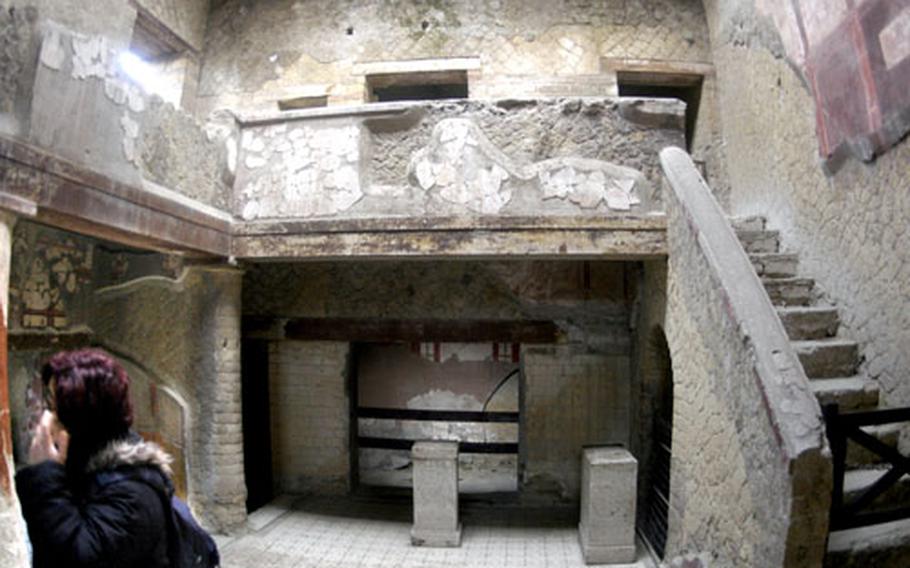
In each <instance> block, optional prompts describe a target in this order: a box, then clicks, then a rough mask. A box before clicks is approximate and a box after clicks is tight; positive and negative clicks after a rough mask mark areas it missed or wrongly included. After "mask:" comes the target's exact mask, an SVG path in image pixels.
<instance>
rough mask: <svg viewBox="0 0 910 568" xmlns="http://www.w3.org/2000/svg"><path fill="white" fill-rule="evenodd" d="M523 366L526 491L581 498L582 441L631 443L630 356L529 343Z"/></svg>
mask: <svg viewBox="0 0 910 568" xmlns="http://www.w3.org/2000/svg"><path fill="white" fill-rule="evenodd" d="M522 371H523V376H524V408H523V410H524V413H525V416H524V421H523V423H522V429H521V432H520V434H521V437H522V441H523V442H524V444H523V445H524V455H525V459H524V471H523V472H522V475H521V477H522V479H521V481H522V484H523V490H524V491H525V493H526V497H527V498H529V499H539V500H545V501H548V502H570V503H576V502H578V500H579V495H580V493H579V492H580V487H581V485H580V483H581V477H580V476H581V455H582V446H585V445H602V444H621V445H623V446H626V447H628V445H629V426H630V425H629V411H630V406H631V405H630V402H631V400H630V398H631V397H630V380H629V357H628V356H621V355H606V354H596V353H585V352H584V350H580V349H577V348H573V347H572V346H554V347H538V346H527V347H526V348H523V349H522Z"/></svg>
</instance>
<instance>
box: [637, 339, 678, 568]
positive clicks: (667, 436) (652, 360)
mask: <svg viewBox="0 0 910 568" xmlns="http://www.w3.org/2000/svg"><path fill="white" fill-rule="evenodd" d="M646 349H647V353H646V357H645V363H644V368H643V379H644V385H643V388H644V399H645V400H648V401H650V403H651V404H650V408H649V409H648V411H649V413H650V436H649V438H648V442H646V443H645V447H644V448H642V450H643V455H642V460H641V461H642V463H641V466H642V471H643V479H642V480H643V482H644V487H645V491H644V502H643V505H644V510H642V511H640V512H639V514H638V516H637V523H638V531H639V533H641V535H642V537H643V538H644V540H645V541H646V542H647V543H648V545H649V546H650V548H651V549H652V551H653V552H654V554H655V555H656V556H657V557H658V558H659V559H661V560H662V559H663V558H664V553H665V552H666V545H667V524H668V515H669V511H670V466H671V460H672V455H673V367H672V364H671V360H670V348H669V345H668V344H667V338H666V336H665V335H664V331H663V330H662V329H661V328H659V327H655V328H654V329H653V330H652V331H651V334H650V337H649V339H648V345H647V347H646Z"/></svg>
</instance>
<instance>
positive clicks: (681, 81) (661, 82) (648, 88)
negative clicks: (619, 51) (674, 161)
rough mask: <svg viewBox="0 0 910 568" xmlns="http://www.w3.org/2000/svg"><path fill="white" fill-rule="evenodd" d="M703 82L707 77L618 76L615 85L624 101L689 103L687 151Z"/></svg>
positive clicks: (638, 73) (641, 73)
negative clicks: (661, 100) (647, 98)
mask: <svg viewBox="0 0 910 568" xmlns="http://www.w3.org/2000/svg"><path fill="white" fill-rule="evenodd" d="M703 82H704V76H702V75H698V74H695V73H656V72H650V71H648V72H646V71H617V72H616V83H617V86H618V87H619V96H621V97H654V98H659V99H679V100H681V101H682V102H684V103H686V150H687V151H688V150H691V149H692V139H693V137H694V136H695V125H696V123H697V121H698V107H699V105H700V104H701V88H702V83H703Z"/></svg>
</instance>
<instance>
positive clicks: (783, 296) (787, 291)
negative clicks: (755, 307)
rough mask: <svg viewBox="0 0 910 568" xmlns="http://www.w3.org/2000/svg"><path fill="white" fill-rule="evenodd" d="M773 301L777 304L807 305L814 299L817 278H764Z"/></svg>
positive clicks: (763, 281) (763, 280)
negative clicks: (813, 293)
mask: <svg viewBox="0 0 910 568" xmlns="http://www.w3.org/2000/svg"><path fill="white" fill-rule="evenodd" d="M762 284H764V285H765V290H767V292H768V297H769V298H770V299H771V303H772V304H774V305H775V306H807V305H809V303H810V302H811V301H812V289H813V288H814V287H815V280H812V279H811V278H768V279H762Z"/></svg>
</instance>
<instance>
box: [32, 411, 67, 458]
mask: <svg viewBox="0 0 910 568" xmlns="http://www.w3.org/2000/svg"><path fill="white" fill-rule="evenodd" d="M69 440H70V436H69V434H68V433H67V431H66V430H65V429H64V428H63V426H62V425H61V424H60V422H59V421H58V420H57V416H56V415H55V414H54V413H53V412H50V411H47V410H45V411H44V412H43V413H42V414H41V420H40V421H39V422H38V427H37V428H35V437H34V438H33V439H32V445H31V447H30V448H29V450H28V463H29V464H32V465H34V464H36V463H41V462H43V461H47V460H53V461H55V462H57V463H61V464H62V463H66V450H67V447H68V446H69Z"/></svg>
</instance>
